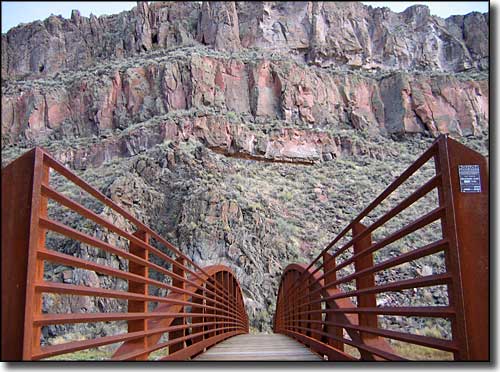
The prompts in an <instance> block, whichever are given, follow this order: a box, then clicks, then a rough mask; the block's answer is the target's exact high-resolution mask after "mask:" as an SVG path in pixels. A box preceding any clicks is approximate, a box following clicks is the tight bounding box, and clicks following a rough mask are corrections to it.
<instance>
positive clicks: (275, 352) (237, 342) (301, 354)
mask: <svg viewBox="0 0 500 372" xmlns="http://www.w3.org/2000/svg"><path fill="white" fill-rule="evenodd" d="M194 360H203V361H205V360H212V361H273V360H274V361H321V360H322V358H321V357H320V356H319V355H317V354H315V353H314V352H312V351H311V349H309V348H308V347H306V346H304V345H302V344H301V343H300V342H298V341H295V340H294V339H292V338H290V337H288V336H285V335H281V334H257V335H251V334H244V335H238V336H234V337H231V338H229V339H227V340H225V341H223V342H221V343H219V344H217V345H215V346H213V347H211V348H210V349H208V350H207V351H206V352H204V353H202V354H200V355H198V356H197V357H195V358H194Z"/></svg>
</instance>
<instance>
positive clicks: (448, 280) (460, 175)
mask: <svg viewBox="0 0 500 372" xmlns="http://www.w3.org/2000/svg"><path fill="white" fill-rule="evenodd" d="M415 174H418V175H419V177H421V178H426V181H424V182H421V181H419V182H421V184H420V185H419V184H417V185H416V186H415V185H414V184H412V182H413V181H411V180H415V179H416V178H415V177H413V178H412V176H414V175H415ZM424 175H425V177H424ZM409 180H410V181H409ZM408 188H410V190H408ZM488 195H489V194H488V164H487V161H486V159H485V158H484V157H483V156H481V155H480V154H478V153H477V152H475V151H473V150H471V149H469V148H467V147H465V146H463V145H461V144H460V143H458V142H456V141H454V140H452V139H450V138H448V137H447V136H441V137H439V138H438V139H437V140H436V141H435V142H434V144H433V145H432V146H431V147H430V148H429V149H428V150H427V151H425V152H424V154H423V155H422V156H421V157H420V158H419V159H417V160H416V161H415V162H414V163H413V164H412V165H411V166H410V167H409V168H408V169H407V170H406V171H404V172H403V173H402V174H401V176H399V177H398V178H397V179H396V180H395V181H394V182H393V183H392V184H391V185H389V186H388V187H387V189H386V190H384V191H383V192H382V193H381V194H380V195H379V196H378V197H377V198H376V199H375V200H374V201H373V202H372V203H370V205H369V206H368V207H366V208H365V209H364V210H363V211H362V212H361V213H360V214H359V215H358V216H357V217H356V218H355V219H354V220H353V221H352V222H351V223H350V224H349V225H348V226H346V227H345V228H344V229H343V230H342V231H341V233H340V234H339V235H338V236H337V237H336V238H335V239H334V240H333V241H332V242H331V243H330V244H329V245H328V246H327V247H326V248H325V249H324V250H323V251H322V252H321V253H320V254H319V255H318V256H317V257H316V259H314V260H313V261H312V262H311V263H310V264H309V265H297V264H292V265H289V266H288V267H287V268H286V269H285V271H284V272H283V275H282V279H281V284H280V288H279V292H278V299H277V305H276V313H275V315H274V331H275V332H276V333H283V334H286V335H288V336H290V337H294V338H296V339H297V340H299V341H301V342H303V343H305V344H307V345H308V346H309V347H311V348H312V349H313V350H314V351H316V352H317V353H319V354H322V355H324V356H325V357H326V358H328V360H350V359H353V358H355V359H361V360H404V359H413V358H419V356H418V354H410V355H407V354H408V352H407V351H406V352H401V351H400V350H401V349H399V348H398V347H397V346H398V345H399V344H397V342H404V343H409V344H413V345H415V346H413V347H414V348H416V347H419V346H424V347H426V348H432V349H435V350H436V352H439V351H441V352H446V353H448V354H442V353H441V354H440V353H438V354H433V355H438V358H443V357H445V358H450V359H455V360H476V361H487V360H488V359H489V286H488V285H489V256H488V243H489V240H488V239H489V220H488V218H489V214H488ZM424 198H426V199H425V203H423V204H416V203H419V201H422V200H423V199H424ZM412 206H413V207H412ZM377 207H380V208H377ZM411 208H413V209H411ZM381 210H382V212H381ZM407 211H411V213H408V214H405V213H407ZM415 211H417V212H418V213H415ZM415 214H419V215H418V216H417V217H414V215H415ZM408 215H409V216H408ZM405 216H406V217H405ZM426 229H427V230H426ZM437 230H439V231H437ZM430 231H431V232H432V233H430ZM418 233H420V235H412V234H418ZM374 236H377V238H376V239H375V238H374ZM418 236H420V239H421V240H423V242H422V243H420V241H419V240H418V239H415V237H418ZM408 237H413V238H412V239H413V240H405V239H407V238H408ZM429 240H432V241H429ZM404 241H406V242H408V241H409V242H410V244H408V243H403V242H404ZM403 244H406V245H403ZM408 245H410V246H409V247H408ZM403 246H404V247H405V249H401V248H400V247H403ZM384 248H385V249H387V248H391V254H390V255H386V256H385V257H389V258H384V259H383V260H382V259H381V258H379V259H375V258H376V257H377V255H378V254H379V252H380V251H381V250H382V249H384ZM431 255H434V256H433V257H441V258H442V260H443V262H442V265H441V267H440V268H439V272H434V271H433V270H434V269H433V270H431V271H430V272H429V271H427V272H417V274H415V275H414V276H413V277H408V275H407V276H404V277H399V276H398V275H397V274H396V275H395V280H391V281H388V280H387V279H386V277H385V276H384V275H382V274H383V271H384V270H393V269H397V267H398V266H399V265H403V264H405V265H416V266H414V267H419V266H418V265H420V264H421V263H422V262H423V261H418V260H422V259H425V258H429V257H430V256H431ZM381 257H382V256H381ZM419 262H420V263H419ZM396 273H397V272H396ZM353 283H355V286H354V285H353ZM438 285H439V286H441V287H440V288H441V289H442V288H444V289H445V290H444V291H442V292H440V293H444V296H446V298H445V299H444V300H445V301H444V302H445V304H444V305H442V304H441V305H439V306H438V305H433V306H426V305H422V304H420V302H422V301H423V299H422V296H423V293H424V292H418V291H417V290H418V289H425V288H428V287H434V289H433V290H435V289H436V287H435V286H438ZM443 286H444V287H443ZM405 290H406V291H408V290H412V291H413V292H412V293H407V292H404V291H405ZM389 292H390V293H395V292H399V293H400V294H401V295H402V296H403V297H404V296H406V297H405V298H409V299H410V301H409V302H410V303H415V304H417V305H414V306H407V305H404V304H402V305H401V306H397V305H394V304H393V305H392V306H386V305H382V304H381V303H380V302H381V300H382V299H383V297H382V296H384V295H386V294H387V293H389ZM427 293H430V292H427ZM400 298H401V297H400ZM424 303H425V301H424ZM427 303H428V302H427ZM318 305H321V307H319V306H318ZM387 316H401V317H403V318H404V317H414V318H417V319H424V320H425V319H436V321H438V320H440V321H442V322H446V324H448V325H449V328H450V333H451V338H449V339H446V338H443V337H437V336H436V335H434V334H432V333H431V334H430V335H426V334H412V333H408V332H407V331H406V330H405V329H404V328H401V329H390V328H387V326H385V325H383V324H382V321H381V320H382V319H383V317H387ZM403 318H400V319H403ZM431 322H432V321H431ZM417 331H418V330H417ZM317 336H320V337H317ZM346 336H348V337H346ZM345 345H349V346H350V347H351V350H353V348H355V349H357V353H354V352H352V351H351V352H350V353H347V352H346V350H347V349H346V347H345ZM415 350H417V349H415ZM405 353H406V354H405ZM443 355H444V356H443Z"/></svg>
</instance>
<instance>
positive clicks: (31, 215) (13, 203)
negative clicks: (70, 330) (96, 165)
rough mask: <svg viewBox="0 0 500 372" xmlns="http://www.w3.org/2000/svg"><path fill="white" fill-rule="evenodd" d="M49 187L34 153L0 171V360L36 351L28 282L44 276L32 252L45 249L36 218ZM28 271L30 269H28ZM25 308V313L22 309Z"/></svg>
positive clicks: (36, 307)
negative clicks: (43, 192)
mask: <svg viewBox="0 0 500 372" xmlns="http://www.w3.org/2000/svg"><path fill="white" fill-rule="evenodd" d="M47 182H48V169H47V168H46V167H44V165H43V153H42V151H41V150H40V149H38V148H35V149H33V150H31V151H29V152H27V153H26V154H24V155H23V156H21V157H20V158H18V159H16V160H15V161H13V162H12V163H10V164H9V165H8V166H6V167H5V168H4V169H2V256H1V260H2V263H1V265H2V346H1V352H2V360H4V361H11V360H12V361H15V360H17V361H19V360H22V359H30V356H31V354H32V352H33V350H36V349H38V348H39V347H40V333H41V327H39V326H36V327H35V326H31V320H32V317H33V314H35V313H37V312H40V309H41V301H42V299H41V295H40V294H36V293H34V290H33V283H34V281H36V280H40V279H41V278H42V277H43V261H39V262H37V259H36V252H37V250H38V249H39V247H42V246H44V245H45V230H43V229H40V228H39V226H38V217H39V216H40V215H42V216H43V215H46V211H47V198H46V197H42V196H41V195H40V188H41V185H42V183H47ZM29 267H31V268H32V269H31V270H28V268H29ZM26 309H27V310H26Z"/></svg>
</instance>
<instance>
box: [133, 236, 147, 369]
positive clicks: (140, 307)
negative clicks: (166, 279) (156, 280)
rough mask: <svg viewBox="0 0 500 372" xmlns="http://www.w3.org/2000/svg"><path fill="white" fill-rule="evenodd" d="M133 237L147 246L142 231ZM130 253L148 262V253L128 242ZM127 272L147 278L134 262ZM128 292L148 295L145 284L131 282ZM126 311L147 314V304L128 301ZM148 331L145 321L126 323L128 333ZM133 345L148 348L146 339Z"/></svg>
mask: <svg viewBox="0 0 500 372" xmlns="http://www.w3.org/2000/svg"><path fill="white" fill-rule="evenodd" d="M134 236H136V237H138V238H139V239H141V240H143V241H144V242H146V243H148V244H149V234H148V233H146V232H144V231H137V232H135V233H134ZM129 251H130V253H132V254H134V255H136V256H138V257H140V258H143V259H145V260H148V256H149V255H148V251H147V250H146V249H144V248H143V247H141V246H139V245H137V244H134V243H133V242H130V247H129ZM129 272H130V273H132V274H137V275H140V276H142V277H143V278H148V268H147V267H146V266H144V265H140V264H138V263H136V262H133V261H130V262H129ZM128 290H129V292H132V293H138V294H141V295H147V294H148V285H147V284H145V283H137V282H131V281H129V283H128ZM128 311H129V312H130V313H134V312H136V313H146V312H148V302H147V301H137V300H129V301H128ZM147 330H148V322H147V320H146V319H138V320H129V321H128V331H129V332H136V331H147ZM132 344H133V345H137V347H140V348H143V349H145V348H146V347H147V346H148V343H147V337H142V338H140V339H138V340H136V341H134V342H133V343H132ZM147 359H148V354H147V353H145V354H143V355H140V356H139V357H137V358H136V360H147Z"/></svg>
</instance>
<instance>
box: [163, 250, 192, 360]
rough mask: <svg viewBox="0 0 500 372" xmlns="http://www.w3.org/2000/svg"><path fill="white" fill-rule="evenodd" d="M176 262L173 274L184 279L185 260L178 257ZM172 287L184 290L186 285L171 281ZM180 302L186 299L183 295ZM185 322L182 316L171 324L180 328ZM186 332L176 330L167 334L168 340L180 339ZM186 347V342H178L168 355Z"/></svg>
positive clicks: (181, 309) (183, 308)
mask: <svg viewBox="0 0 500 372" xmlns="http://www.w3.org/2000/svg"><path fill="white" fill-rule="evenodd" d="M175 261H176V262H178V263H179V264H180V265H173V267H172V271H173V272H174V274H177V275H179V276H181V277H183V278H184V277H185V271H184V269H183V267H184V266H185V264H186V260H185V259H184V257H178V258H177V259H176V260H175ZM172 285H173V286H174V287H177V288H182V289H185V288H186V283H185V282H184V281H183V280H180V279H176V278H174V279H172ZM181 298H182V300H183V301H184V300H186V297H185V296H184V295H183V296H182V297H181ZM185 309H186V308H185V307H184V306H182V307H181V308H180V309H179V312H181V313H183V312H184V311H185ZM186 324H187V322H186V318H185V317H184V316H182V317H179V318H175V319H174V321H173V322H172V326H173V327H175V326H181V325H186ZM186 331H187V329H186V328H184V329H180V330H177V331H172V332H170V333H169V334H168V337H169V339H170V340H175V339H176V338H181V337H184V336H185V335H186ZM185 347H186V342H185V341H180V342H178V343H175V344H172V345H170V346H169V347H168V353H169V354H173V353H175V352H176V351H179V350H182V349H184V348H185Z"/></svg>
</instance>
